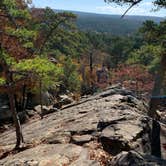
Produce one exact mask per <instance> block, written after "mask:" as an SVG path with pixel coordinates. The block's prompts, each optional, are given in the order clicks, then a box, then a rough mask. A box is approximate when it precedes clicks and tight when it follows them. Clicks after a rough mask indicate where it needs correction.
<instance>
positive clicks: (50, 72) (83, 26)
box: [0, 0, 166, 148]
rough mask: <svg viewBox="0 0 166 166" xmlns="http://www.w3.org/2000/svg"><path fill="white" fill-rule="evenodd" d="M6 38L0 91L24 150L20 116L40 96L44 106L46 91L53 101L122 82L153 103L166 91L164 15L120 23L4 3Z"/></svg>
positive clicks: (1, 46) (1, 43) (16, 0)
mask: <svg viewBox="0 0 166 166" xmlns="http://www.w3.org/2000/svg"><path fill="white" fill-rule="evenodd" d="M123 2H124V1H123ZM156 3H157V4H158V5H159V6H160V5H162V4H160V1H157V2H156ZM164 5H165V4H164ZM147 19H151V20H147ZM117 22H118V23H117ZM94 25H95V27H94ZM96 25H97V26H96ZM110 27H111V28H110ZM0 34H1V39H0V93H1V94H3V95H4V94H5V95H6V96H7V98H8V100H9V105H10V109H11V111H12V113H13V121H14V123H15V125H16V128H17V130H16V132H17V133H16V135H17V143H16V147H17V148H18V147H19V146H20V143H21V142H23V136H22V132H21V128H20V122H19V118H18V115H17V112H21V111H24V110H25V109H26V108H28V107H30V106H32V105H33V104H32V102H33V101H32V96H38V100H39V102H38V104H40V105H41V109H42V106H43V104H45V103H44V101H43V97H42V96H43V94H44V93H45V92H48V93H49V94H50V95H51V98H52V101H50V102H55V100H58V97H59V95H61V94H68V95H69V96H71V97H72V98H73V99H74V100H79V99H80V98H81V96H84V95H89V94H93V93H95V92H98V91H101V90H102V89H104V88H106V87H108V86H109V85H111V84H117V83H118V84H121V85H122V86H124V87H125V88H127V89H129V90H132V91H133V92H134V93H135V94H136V95H137V96H138V97H139V98H141V99H145V100H146V101H149V100H150V96H151V93H152V90H153V91H154V95H158V93H159V92H158V91H160V94H162V95H164V94H165V88H164V86H163V85H164V84H165V71H166V68H165V64H166V63H165V60H166V59H165V53H166V50H165V49H166V45H165V44H166V20H165V19H164V18H157V17H156V18H153V17H152V18H151V17H144V18H142V17H137V16H134V17H132V16H130V17H129V16H127V17H124V18H123V19H121V20H120V19H119V18H118V16H107V15H96V14H82V13H77V12H76V13H74V14H73V13H72V12H62V11H60V12H58V11H57V12H55V11H54V10H52V9H50V8H45V9H37V8H29V7H28V5H27V3H26V2H25V1H21V0H13V1H12V2H11V1H10V0H2V1H1V2H0ZM159 75H161V77H160V78H158V81H155V78H156V77H157V76H159ZM153 87H157V89H155V88H153ZM53 104H54V103H53Z"/></svg>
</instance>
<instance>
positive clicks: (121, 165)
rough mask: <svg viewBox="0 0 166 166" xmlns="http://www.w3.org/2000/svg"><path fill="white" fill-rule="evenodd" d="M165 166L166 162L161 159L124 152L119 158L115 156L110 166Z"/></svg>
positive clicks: (134, 152) (133, 152)
mask: <svg viewBox="0 0 166 166" xmlns="http://www.w3.org/2000/svg"><path fill="white" fill-rule="evenodd" d="M111 165H112V166H129V165H131V166H138V165H142V166H165V165H166V160H162V159H160V158H157V157H154V156H151V155H145V154H140V153H138V152H136V151H129V152H126V151H123V152H121V153H120V154H118V155H117V156H115V157H114V158H113V159H112V161H111V162H110V166H111Z"/></svg>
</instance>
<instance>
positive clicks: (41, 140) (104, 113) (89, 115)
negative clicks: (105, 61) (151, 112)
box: [0, 87, 152, 166]
mask: <svg viewBox="0 0 166 166" xmlns="http://www.w3.org/2000/svg"><path fill="white" fill-rule="evenodd" d="M146 114H147V108H146V106H145V104H144V103H143V102H141V101H140V100H138V99H137V98H135V97H134V96H133V95H132V93H131V92H130V91H127V90H124V89H120V88H117V87H112V88H109V89H107V90H106V91H105V92H102V93H99V94H96V95H94V96H92V97H89V98H86V99H83V100H81V101H80V102H79V103H76V104H73V105H70V106H66V108H64V109H62V110H59V111H57V112H54V113H51V114H49V115H46V116H44V118H43V119H41V120H39V119H36V120H33V121H30V122H28V123H26V124H24V125H22V130H23V135H24V140H25V142H26V143H28V144H36V147H35V148H31V149H28V150H25V151H23V152H20V153H18V154H15V155H11V156H8V157H7V158H4V159H2V160H1V161H0V164H1V165H5V164H6V165H7V164H8V163H10V162H11V163H12V162H15V163H16V162H17V161H18V159H20V160H22V161H21V162H23V163H25V161H27V160H28V162H30V161H31V162H32V161H33V162H34V163H37V165H40V166H44V164H43V163H46V164H45V165H47V163H49V162H54V161H53V158H56V161H58V162H60V164H61V163H63V164H64V165H65V164H66V163H67V165H72V166H74V165H78V166H80V165H81V166H83V165H86V166H88V165H89V166H97V165H109V160H110V158H111V157H112V156H115V155H117V154H119V153H120V152H122V151H129V150H131V149H132V150H136V151H138V152H139V153H146V154H150V153H151V144H150V136H149V135H150V133H151V131H152V129H151V126H152V120H151V119H150V118H148V117H147V115H146ZM93 142H96V143H98V144H100V146H99V147H97V148H96V149H93V150H92V151H93V154H91V152H92V151H91V147H90V146H89V144H92V143H93ZM14 144H15V131H14V129H10V130H9V131H6V132H4V133H1V134H0V149H2V150H3V149H4V151H5V150H6V149H9V148H8V147H12V146H13V147H14ZM37 145H38V146H37ZM98 150H101V153H103V154H102V155H101V156H102V157H101V156H99V157H96V155H95V154H96V152H95V151H98ZM104 153H105V154H104ZM34 154H35V155H34ZM83 154H84V155H83ZM108 154H109V155H110V156H109V157H108V156H107V155H108ZM54 155H55V156H54ZM53 156H54V157H53ZM81 156H84V157H83V158H81ZM103 156H104V157H103ZM50 158H51V161H50ZM101 158H102V160H101ZM103 158H104V159H103ZM41 159H42V161H43V162H42V163H40V162H39V161H40V160H41ZM72 159H73V160H72ZM47 160H48V161H47ZM103 160H105V161H103ZM18 162H20V161H18ZM42 164H43V165H42ZM63 164H61V165H63ZM8 165H11V164H8ZM29 165H30V164H29ZM31 165H33V164H31ZM34 165H35V164H34ZM53 165H55V166H56V164H53Z"/></svg>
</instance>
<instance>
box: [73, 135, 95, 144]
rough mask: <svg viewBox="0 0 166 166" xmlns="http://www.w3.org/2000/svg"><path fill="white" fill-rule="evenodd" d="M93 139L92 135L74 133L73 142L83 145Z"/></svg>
mask: <svg viewBox="0 0 166 166" xmlns="http://www.w3.org/2000/svg"><path fill="white" fill-rule="evenodd" d="M92 139H93V137H92V135H74V136H73V137H72V142H73V143H75V144H77V145H83V144H84V143H87V142H90V141H91V140H92Z"/></svg>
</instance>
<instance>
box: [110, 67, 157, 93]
mask: <svg viewBox="0 0 166 166" xmlns="http://www.w3.org/2000/svg"><path fill="white" fill-rule="evenodd" d="M111 83H121V84H122V85H123V86H124V87H126V88H128V89H130V90H132V91H134V92H135V93H136V94H145V93H146V94H150V93H151V90H152V89H153V84H154V80H153V76H152V75H151V74H150V73H149V72H148V71H147V69H146V68H145V67H144V66H142V65H119V66H118V68H116V69H113V70H112V72H111Z"/></svg>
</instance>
